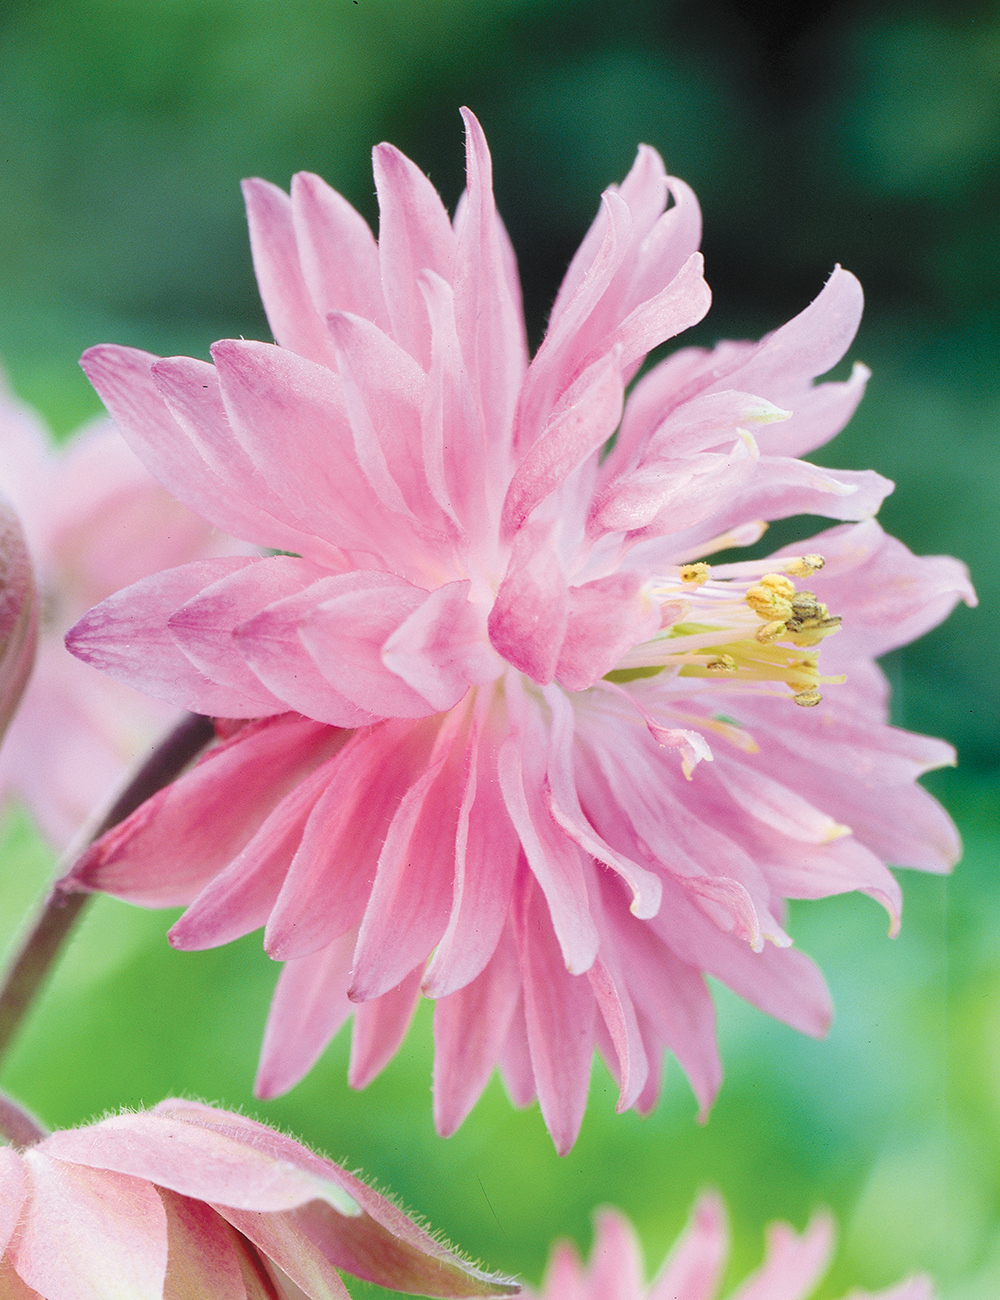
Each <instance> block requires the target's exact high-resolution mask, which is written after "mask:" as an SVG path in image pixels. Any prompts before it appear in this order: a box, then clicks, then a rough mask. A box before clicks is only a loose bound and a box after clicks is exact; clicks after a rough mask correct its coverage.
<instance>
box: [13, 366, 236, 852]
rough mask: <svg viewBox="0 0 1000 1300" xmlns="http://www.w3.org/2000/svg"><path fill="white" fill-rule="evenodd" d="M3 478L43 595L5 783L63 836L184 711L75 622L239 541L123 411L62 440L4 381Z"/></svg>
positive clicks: (47, 828)
mask: <svg viewBox="0 0 1000 1300" xmlns="http://www.w3.org/2000/svg"><path fill="white" fill-rule="evenodd" d="M0 491H2V492H4V493H6V494H7V496H9V497H10V499H11V500H12V501H13V502H14V505H15V506H16V508H17V510H18V513H19V514H20V516H21V519H22V521H23V523H24V530H25V534H26V535H27V539H28V546H29V549H30V551H31V555H32V558H33V560H34V564H35V571H36V574H37V576H38V585H39V588H40V598H41V627H40V639H39V646H38V660H37V663H36V665H35V671H34V673H33V675H32V677H31V680H30V682H29V685H28V689H27V691H26V692H25V696H24V700H23V703H22V706H21V709H20V710H19V712H18V714H17V716H16V718H15V720H14V722H13V724H12V726H11V728H10V731H9V732H8V735H7V738H6V740H5V741H4V744H3V747H2V748H0V794H3V795H6V796H8V797H9V796H17V797H19V798H21V799H23V800H24V802H25V803H26V804H27V806H28V807H29V808H30V810H31V812H32V814H33V815H34V817H35V820H36V821H37V822H38V825H39V827H40V828H41V830H42V832H43V833H44V834H45V836H46V837H47V838H48V840H49V841H50V842H51V843H52V844H53V845H54V846H55V847H56V848H60V849H61V848H63V847H65V845H66V844H67V843H68V842H69V840H70V839H71V838H72V837H73V835H74V834H75V833H76V831H77V830H78V829H79V828H80V826H81V824H82V823H83V822H84V820H85V819H86V818H87V817H88V816H89V815H90V814H91V813H92V812H93V811H94V809H95V807H97V806H98V805H100V804H101V803H102V802H103V801H104V800H105V799H106V798H107V797H108V795H109V794H110V793H111V791H112V790H113V789H114V788H115V786H116V785H117V784H118V782H119V780H120V779H121V776H122V774H123V772H124V770H125V768H126V767H127V765H128V764H129V763H131V762H132V761H133V760H134V759H135V758H136V757H137V756H138V755H139V754H140V753H142V751H143V750H144V749H145V748H147V747H149V746H151V745H152V744H153V743H154V742H155V740H156V739H157V738H158V736H159V735H160V734H161V733H162V732H163V730H164V728H165V727H166V726H167V725H168V723H169V720H170V718H171V717H173V716H174V714H175V713H176V709H175V708H173V707H172V706H170V705H168V704H166V703H164V702H163V701H160V700H154V699H151V698H150V697H149V696H147V695H142V694H140V693H139V692H138V691H135V690H133V689H132V688H131V687H130V686H126V685H123V684H122V683H120V682H116V681H114V680H112V679H111V678H109V677H107V676H106V675H105V674H103V673H98V672H95V671H94V669H93V668H91V667H90V666H89V665H87V664H84V663H82V662H81V661H80V660H79V659H75V658H74V657H73V656H72V655H71V654H69V653H68V652H67V650H66V647H65V646H64V645H63V636H64V635H65V632H66V629H67V628H68V627H70V626H71V625H72V624H73V623H74V622H75V621H76V620H77V619H78V618H79V617H80V615H81V614H82V613H84V612H85V611H86V610H87V609H89V608H90V606H91V605H93V604H94V603H95V601H99V600H103V599H104V597H105V596H108V595H110V594H111V593H112V592H113V591H117V590H118V589H119V588H120V587H126V586H128V585H129V584H130V583H132V582H135V581H136V579H137V578H141V577H144V576H145V575H146V574H148V573H153V572H155V571H156V570H157V569H163V568H167V567H169V566H171V565H175V564H183V563H185V562H186V561H188V560H192V559H195V558H197V557H202V556H208V555H218V554H220V553H221V552H222V551H223V550H226V549H229V550H231V549H232V546H231V543H228V542H226V541H224V540H223V539H222V538H221V537H220V534H219V533H218V532H217V530H215V529H214V528H213V527H212V526H211V525H210V524H208V523H206V522H205V520H203V519H201V518H199V517H198V516H197V515H194V514H192V513H191V511H190V510H188V509H187V508H186V507H185V506H182V505H180V504H179V503H178V502H177V501H174V500H173V499H172V498H171V497H170V496H169V495H168V494H167V493H166V492H165V491H164V490H163V488H161V487H160V485H159V484H158V483H157V482H156V480H155V479H154V478H152V477H151V476H150V474H149V471H148V470H147V469H146V468H145V467H144V466H143V464H142V463H141V461H139V460H138V459H137V458H136V457H135V455H134V454H133V453H132V452H131V451H130V450H129V448H128V446H127V445H126V444H125V442H124V441H123V440H122V438H121V436H120V435H119V434H118V432H117V431H116V430H115V428H114V426H113V425H112V424H111V423H110V421H108V420H101V421H99V422H96V423H94V424H93V425H91V426H90V427H89V428H87V429H84V430H81V432H80V433H78V434H76V435H75V436H74V437H73V438H72V439H71V440H70V441H69V443H68V444H67V445H66V446H65V447H64V448H62V449H60V450H56V449H54V448H53V447H52V444H51V442H50V439H49V438H48V436H47V434H46V432H45V429H44V428H43V427H42V425H41V424H40V422H39V420H38V419H37V417H36V416H35V414H34V413H33V412H32V411H31V410H29V409H28V408H27V407H26V406H24V405H22V404H21V403H19V402H17V401H16V400H15V399H14V398H13V397H12V396H11V394H10V393H9V392H7V391H6V390H5V389H4V388H0ZM243 549H245V548H243Z"/></svg>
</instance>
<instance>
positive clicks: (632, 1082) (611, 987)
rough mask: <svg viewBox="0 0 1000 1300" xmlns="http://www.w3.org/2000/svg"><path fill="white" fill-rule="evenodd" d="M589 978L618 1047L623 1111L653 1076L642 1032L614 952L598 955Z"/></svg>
mask: <svg viewBox="0 0 1000 1300" xmlns="http://www.w3.org/2000/svg"><path fill="white" fill-rule="evenodd" d="M587 979H588V980H589V981H590V987H591V989H592V990H593V994H594V998H595V1000H596V1002H597V1009H598V1010H599V1011H600V1013H601V1015H602V1016H603V1017H604V1023H605V1024H606V1025H607V1028H608V1033H609V1034H610V1036H611V1042H612V1044H613V1046H614V1051H615V1057H616V1059H617V1062H618V1077H619V1079H620V1081H621V1092H620V1095H619V1097H618V1104H617V1106H616V1107H615V1109H616V1110H617V1111H618V1113H619V1114H621V1113H622V1112H623V1111H626V1110H630V1109H631V1107H632V1106H634V1105H635V1102H636V1101H637V1099H638V1098H639V1096H640V1095H641V1093H642V1090H643V1088H644V1087H645V1085H646V1079H647V1078H648V1075H649V1061H648V1059H647V1057H646V1049H645V1046H644V1044H643V1041H642V1033H641V1031H640V1029H639V1022H638V1020H637V1018H636V1014H635V1007H634V1006H633V1004H632V999H631V997H630V996H629V993H628V990H627V989H626V987H625V982H624V980H623V979H622V976H621V972H620V971H619V970H618V969H617V963H616V962H615V959H614V956H613V955H612V953H611V952H606V953H602V954H599V955H598V957H597V958H596V959H595V961H594V964H593V966H591V968H590V970H588V971H587Z"/></svg>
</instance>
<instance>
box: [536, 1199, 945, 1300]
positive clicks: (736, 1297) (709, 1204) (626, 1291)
mask: <svg viewBox="0 0 1000 1300" xmlns="http://www.w3.org/2000/svg"><path fill="white" fill-rule="evenodd" d="M596 1227H597V1231H596V1234H595V1238H594V1248H593V1251H592V1252H591V1257H590V1265H589V1267H584V1266H583V1265H582V1264H581V1263H580V1259H579V1256H578V1255H577V1253H576V1250H575V1248H574V1247H573V1246H571V1245H569V1244H561V1245H559V1246H557V1247H556V1248H555V1249H554V1250H553V1252H552V1258H551V1260H550V1262H549V1268H548V1272H547V1274H546V1278H545V1284H544V1286H543V1287H542V1290H541V1291H540V1292H539V1293H538V1294H537V1300H609V1297H611V1296H613V1297H614V1298H615V1300H715V1298H716V1297H717V1296H718V1294H719V1288H720V1286H721V1283H722V1277H723V1274H724V1272H725V1268H726V1258H727V1255H728V1254H729V1233H728V1231H727V1227H726V1214H725V1208H724V1206H723V1204H722V1202H721V1200H720V1199H719V1197H718V1196H716V1195H714V1194H713V1193H708V1194H707V1195H703V1196H701V1197H699V1199H698V1201H697V1202H696V1204H695V1207H694V1210H693V1212H692V1214H691V1220H690V1222H689V1223H688V1225H687V1227H686V1228H685V1230H684V1232H683V1233H682V1234H681V1236H680V1238H679V1239H678V1241H677V1242H676V1244H675V1245H674V1248H673V1250H672V1251H671V1252H670V1254H669V1255H668V1256H667V1259H666V1260H665V1261H664V1263H663V1266H662V1268H661V1269H660V1271H659V1273H658V1274H657V1275H656V1277H655V1278H654V1279H653V1281H652V1282H651V1283H650V1284H649V1286H648V1287H647V1286H645V1285H644V1284H643V1267H642V1254H641V1251H640V1249H639V1243H638V1242H637V1241H636V1237H635V1233H634V1232H633V1230H632V1226H631V1224H630V1223H629V1222H628V1220H627V1219H626V1218H624V1216H622V1215H621V1214H619V1213H617V1211H615V1210H603V1211H601V1212H600V1213H599V1214H598V1215H597V1219H596ZM832 1250H833V1223H832V1221H831V1219H830V1217H829V1215H827V1214H817V1215H815V1216H814V1217H813V1219H812V1221H811V1222H810V1223H809V1225H808V1227H807V1228H806V1230H805V1232H803V1233H802V1235H801V1236H799V1235H798V1234H797V1233H796V1232H795V1231H794V1230H793V1229H792V1228H791V1227H789V1225H788V1224H787V1223H774V1224H772V1225H771V1227H770V1228H769V1229H768V1234H767V1253H766V1255H765V1258H764V1262H763V1264H762V1265H761V1267H760V1268H759V1269H758V1270H757V1272H756V1273H754V1274H752V1275H751V1276H750V1277H748V1278H747V1279H746V1281H745V1282H744V1283H743V1284H742V1285H741V1286H739V1287H737V1289H736V1290H735V1291H734V1292H733V1293H732V1294H731V1296H730V1300H806V1297H807V1296H810V1295H811V1294H812V1292H813V1289H814V1288H815V1287H816V1286H817V1285H818V1283H819V1282H820V1280H821V1278H822V1277H823V1274H824V1273H825V1272H826V1268H827V1264H828V1263H829V1260H830V1255H831V1253H832ZM523 1294H524V1295H525V1296H527V1297H529V1300H530V1297H532V1296H534V1295H535V1293H534V1292H530V1291H525V1292H523ZM934 1294H935V1292H934V1288H933V1286H932V1285H931V1282H930V1280H929V1279H928V1278H926V1277H914V1278H910V1279H909V1280H908V1281H906V1282H901V1283H899V1284H898V1285H897V1286H892V1287H889V1288H888V1290H885V1291H879V1292H877V1293H873V1292H871V1291H857V1290H852V1291H851V1293H850V1296H849V1297H848V1300H934Z"/></svg>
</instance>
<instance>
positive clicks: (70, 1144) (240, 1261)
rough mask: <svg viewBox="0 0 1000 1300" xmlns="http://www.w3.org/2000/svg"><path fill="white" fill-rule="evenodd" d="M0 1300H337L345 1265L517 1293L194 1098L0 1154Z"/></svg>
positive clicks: (404, 1278)
mask: <svg viewBox="0 0 1000 1300" xmlns="http://www.w3.org/2000/svg"><path fill="white" fill-rule="evenodd" d="M0 1252H2V1258H0V1294H2V1295H4V1296H10V1297H17V1300H21V1298H22V1297H24V1300H28V1297H35V1296H37V1297H41V1300H112V1298H117V1297H121V1300H126V1298H127V1300H194V1297H202V1296H211V1297H213V1300H302V1297H303V1295H304V1296H307V1297H309V1300H331V1298H332V1297H345V1296H346V1295H347V1291H346V1290H345V1288H344V1285H343V1283H342V1282H341V1280H340V1275H339V1271H338V1270H343V1271H344V1272H345V1273H348V1274H350V1275H352V1276H353V1277H358V1278H364V1279H366V1280H367V1281H370V1282H375V1283H377V1284H378V1285H380V1286H384V1287H390V1288H391V1289H393V1290H395V1291H409V1292H417V1293H419V1294H421V1295H431V1296H492V1295H510V1294H513V1293H515V1292H516V1291H517V1290H518V1287H517V1285H516V1283H512V1282H510V1281H509V1280H508V1279H505V1278H501V1277H499V1276H498V1275H494V1274H488V1273H484V1272H482V1271H481V1270H480V1269H478V1268H476V1267H474V1266H472V1265H470V1264H468V1263H467V1262H466V1261H464V1260H462V1259H460V1258H459V1257H458V1256H457V1255H455V1254H454V1253H453V1252H452V1251H450V1250H448V1249H447V1248H446V1247H445V1246H443V1245H442V1244H441V1243H440V1242H439V1241H436V1240H435V1239H434V1238H433V1237H431V1236H429V1235H428V1233H426V1232H425V1231H424V1230H423V1229H421V1228H419V1227H418V1226H417V1225H416V1224H415V1223H414V1222H413V1221H412V1219H410V1218H408V1217H407V1216H406V1215H405V1214H404V1213H403V1212H402V1211H401V1210H399V1209H397V1208H396V1206H395V1205H393V1204H392V1203H391V1202H390V1201H388V1200H386V1198H385V1197H384V1196H380V1195H379V1194H378V1193H377V1192H375V1191H374V1190H373V1189H372V1188H370V1187H368V1186H366V1185H365V1184H364V1183H363V1182H361V1181H360V1179H358V1178H356V1177H355V1176H354V1175H352V1174H349V1173H347V1171H346V1170H344V1169H341V1168H340V1166H339V1165H335V1164H333V1162H332V1161H330V1160H325V1159H323V1158H321V1157H320V1156H317V1155H314V1154H313V1152H311V1151H309V1150H308V1149H307V1148H306V1147H304V1146H301V1145H300V1144H299V1143H298V1142H294V1141H292V1139H291V1138H288V1137H285V1136H283V1135H282V1134H280V1133H276V1132H275V1131H274V1130H273V1129H270V1128H267V1127H266V1126H265V1125H263V1124H258V1123H256V1122H254V1121H253V1120H249V1119H245V1118H244V1117H243V1116H242V1115H233V1114H230V1113H229V1112H227V1111H222V1110H216V1109H214V1108H213V1107H211V1106H203V1105H199V1104H198V1103H195V1102H189V1101H177V1100H171V1101H164V1102H161V1103H160V1104H159V1105H158V1106H156V1107H154V1108H153V1109H152V1110H150V1111H145V1112H139V1113H138V1114H122V1115H116V1116H114V1117H113V1118H110V1119H104V1120H101V1121H100V1122H99V1123H97V1124H92V1125H90V1126H88V1127H86V1128H78V1129H67V1130H64V1131H62V1132H57V1133H52V1134H50V1135H49V1136H48V1137H45V1138H43V1139H42V1140H41V1141H39V1142H37V1143H35V1144H34V1145H32V1146H29V1147H28V1148H27V1149H25V1150H22V1151H15V1150H14V1149H12V1148H10V1147H2V1148H0Z"/></svg>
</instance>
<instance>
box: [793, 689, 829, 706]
mask: <svg viewBox="0 0 1000 1300" xmlns="http://www.w3.org/2000/svg"><path fill="white" fill-rule="evenodd" d="M822 698H823V696H822V695H821V694H820V693H819V691H818V690H817V689H816V687H815V686H810V687H809V689H808V690H805V691H799V692H798V693H797V694H795V695H793V696H792V699H793V700H794V701H795V703H796V704H798V705H800V706H801V707H802V708H803V709H811V708H812V707H813V706H814V705H816V704H819V702H820V700H821V699H822Z"/></svg>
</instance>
